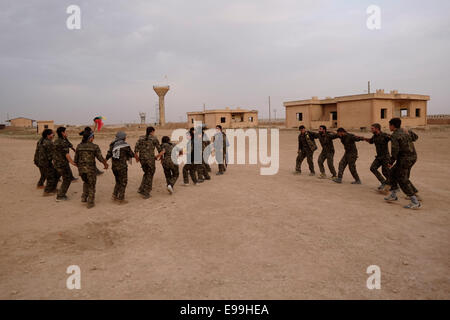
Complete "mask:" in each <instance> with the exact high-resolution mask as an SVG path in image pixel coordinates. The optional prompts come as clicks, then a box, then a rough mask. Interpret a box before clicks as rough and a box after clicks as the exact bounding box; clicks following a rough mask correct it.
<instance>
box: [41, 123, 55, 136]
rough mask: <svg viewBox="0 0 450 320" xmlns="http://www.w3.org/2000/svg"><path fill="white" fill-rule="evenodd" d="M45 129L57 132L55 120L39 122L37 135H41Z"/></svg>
mask: <svg viewBox="0 0 450 320" xmlns="http://www.w3.org/2000/svg"><path fill="white" fill-rule="evenodd" d="M45 129H52V130H55V123H54V121H53V120H39V121H38V122H37V133H38V134H41V133H42V132H43V131H44V130H45Z"/></svg>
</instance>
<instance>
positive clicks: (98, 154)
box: [95, 145, 109, 170]
mask: <svg viewBox="0 0 450 320" xmlns="http://www.w3.org/2000/svg"><path fill="white" fill-rule="evenodd" d="M95 157H96V158H97V160H98V161H100V162H101V163H103V166H104V169H105V170H107V169H108V168H109V165H108V162H106V160H105V158H103V156H102V151H101V150H100V147H99V146H97V145H96V146H95Z"/></svg>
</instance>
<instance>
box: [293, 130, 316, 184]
mask: <svg viewBox="0 0 450 320" xmlns="http://www.w3.org/2000/svg"><path fill="white" fill-rule="evenodd" d="M298 129H299V131H300V134H299V135H298V156H297V159H296V161H295V172H296V173H298V174H300V173H301V172H302V162H303V160H305V158H306V159H307V161H308V166H309V171H310V174H309V175H310V176H314V175H315V174H316V173H315V171H314V162H313V155H314V151H316V150H317V146H316V143H315V141H314V134H312V133H311V132H308V131H306V128H305V126H300V127H299V128H298Z"/></svg>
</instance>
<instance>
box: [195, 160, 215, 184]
mask: <svg viewBox="0 0 450 320" xmlns="http://www.w3.org/2000/svg"><path fill="white" fill-rule="evenodd" d="M195 166H196V168H197V174H198V180H202V181H203V180H210V179H211V177H210V176H209V173H208V169H207V167H206V164H205V163H202V164H196V165H195Z"/></svg>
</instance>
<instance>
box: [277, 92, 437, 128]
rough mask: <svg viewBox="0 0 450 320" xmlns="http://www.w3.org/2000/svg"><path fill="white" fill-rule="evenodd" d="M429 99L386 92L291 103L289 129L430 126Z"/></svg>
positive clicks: (287, 106) (289, 105) (289, 106)
mask: <svg viewBox="0 0 450 320" xmlns="http://www.w3.org/2000/svg"><path fill="white" fill-rule="evenodd" d="M429 100H430V97H429V96H426V95H419V94H406V93H398V92H397V91H391V92H390V93H384V90H377V91H376V93H369V94H358V95H351V96H343V97H335V98H330V97H329V98H326V99H322V100H319V99H318V98H317V97H313V98H312V99H310V100H300V101H288V102H285V103H284V106H285V108H286V127H287V128H294V127H298V126H300V125H304V126H305V127H307V128H308V129H317V128H318V127H319V126H320V125H326V126H327V127H329V128H337V127H343V128H346V129H360V128H369V127H370V125H371V124H373V123H379V124H381V126H382V127H388V125H389V120H390V119H392V118H394V117H399V118H402V123H403V125H404V126H405V127H417V126H426V125H427V102H428V101H429Z"/></svg>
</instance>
